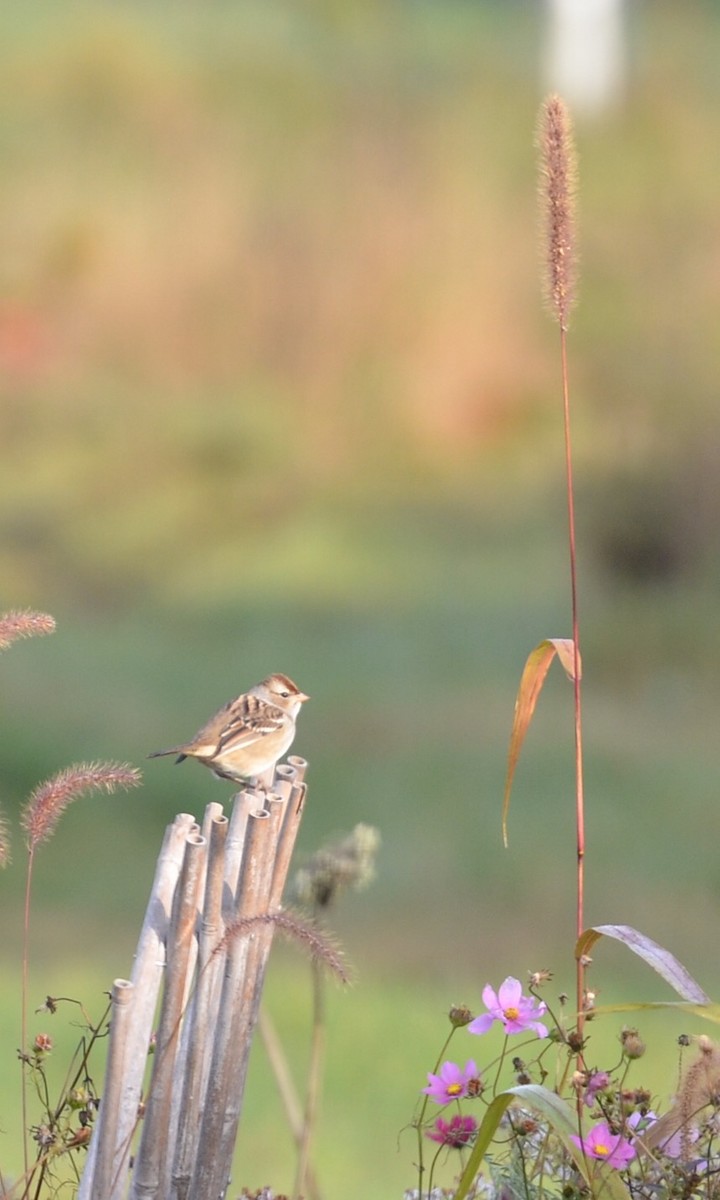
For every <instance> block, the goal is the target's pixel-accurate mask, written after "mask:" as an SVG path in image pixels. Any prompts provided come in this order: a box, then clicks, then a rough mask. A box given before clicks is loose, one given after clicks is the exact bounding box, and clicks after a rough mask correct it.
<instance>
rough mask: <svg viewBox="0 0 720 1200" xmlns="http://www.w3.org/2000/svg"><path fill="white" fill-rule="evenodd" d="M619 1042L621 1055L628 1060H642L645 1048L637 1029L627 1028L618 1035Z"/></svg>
mask: <svg viewBox="0 0 720 1200" xmlns="http://www.w3.org/2000/svg"><path fill="white" fill-rule="evenodd" d="M620 1041H621V1043H622V1049H623V1054H624V1055H625V1057H626V1058H629V1059H636V1058H642V1056H643V1054H644V1053H645V1050H646V1048H647V1047H646V1046H645V1043H644V1041H643V1040H642V1038H641V1037H640V1034H639V1033H638V1031H637V1029H630V1028H628V1027H627V1026H626V1027H625V1029H623V1031H622V1033H621V1034H620Z"/></svg>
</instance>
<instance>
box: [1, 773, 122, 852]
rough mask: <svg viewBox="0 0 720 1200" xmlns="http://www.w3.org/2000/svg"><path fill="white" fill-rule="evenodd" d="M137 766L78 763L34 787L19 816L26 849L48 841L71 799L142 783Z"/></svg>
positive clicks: (31, 848)
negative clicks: (24, 834)
mask: <svg viewBox="0 0 720 1200" xmlns="http://www.w3.org/2000/svg"><path fill="white" fill-rule="evenodd" d="M141 778H142V777H141V775H140V772H139V771H138V769H137V767H131V766H129V765H128V764H127V763H112V762H111V763H78V764H76V765H75V766H73V767H66V768H65V770H63V771H59V772H58V773H57V775H53V776H52V778H51V779H48V780H46V781H45V783H41V784H39V785H38V787H36V788H35V791H34V792H33V793H32V795H31V797H30V799H29V800H28V802H27V804H26V805H25V807H24V809H23V811H22V814H21V817H20V824H21V825H22V827H23V829H24V831H25V833H26V835H27V844H28V849H29V850H31V851H32V850H34V849H35V847H36V846H37V845H39V844H40V842H47V841H48V840H49V839H50V838H51V837H52V835H53V833H54V831H55V826H56V825H57V823H58V821H59V820H60V817H61V816H62V814H63V813H64V812H65V809H66V808H67V806H68V805H69V804H70V803H71V801H73V800H77V799H78V798H79V797H80V796H83V795H84V794H85V793H86V792H114V791H116V790H117V789H118V788H130V787H137V786H138V784H139V783H140V780H141Z"/></svg>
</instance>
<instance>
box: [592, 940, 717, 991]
mask: <svg viewBox="0 0 720 1200" xmlns="http://www.w3.org/2000/svg"><path fill="white" fill-rule="evenodd" d="M601 937H609V938H613V939H614V940H615V941H617V942H622V943H623V945H624V946H627V948H628V950H632V952H633V954H637V956H638V958H642V959H643V960H644V961H645V962H646V963H647V964H648V965H649V966H651V967H652V969H653V971H655V972H656V973H657V974H658V975H659V976H660V977H661V978H662V979H664V980H665V982H666V983H669V984H670V987H671V988H672V989H673V991H675V992H677V994H678V996H680V997H681V998H682V999H683V1000H687V1001H689V1003H691V1004H703V1005H705V1004H712V1001H711V999H710V997H709V996H708V995H706V993H705V992H704V991H703V989H702V988H701V987H700V984H699V983H696V981H695V980H694V979H693V977H692V975H690V973H689V972H688V971H686V970H685V967H684V966H683V965H682V963H681V962H678V960H677V959H676V958H675V955H674V954H671V953H670V951H669V950H666V949H665V948H664V946H660V945H658V943H657V942H654V941H653V940H652V938H649V937H647V936H646V935H645V934H644V933H640V932H639V931H638V930H637V929H633V927H632V925H593V926H591V928H590V929H586V930H584V932H583V933H581V934H580V937H579V938H578V940H577V942H576V944H575V957H576V958H580V957H581V956H582V955H586V954H589V952H590V950H592V948H593V946H594V945H595V943H596V942H598V941H599V940H600V938H601Z"/></svg>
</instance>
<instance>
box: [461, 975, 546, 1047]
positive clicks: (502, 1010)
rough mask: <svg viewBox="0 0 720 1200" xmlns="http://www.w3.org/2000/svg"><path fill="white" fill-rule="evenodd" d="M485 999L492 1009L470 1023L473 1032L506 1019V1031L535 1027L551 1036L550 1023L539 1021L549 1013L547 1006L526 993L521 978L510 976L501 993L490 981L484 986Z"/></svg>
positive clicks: (504, 1023) (485, 1030) (485, 1031)
mask: <svg viewBox="0 0 720 1200" xmlns="http://www.w3.org/2000/svg"><path fill="white" fill-rule="evenodd" d="M482 998H483V1004H484V1005H485V1007H486V1008H487V1010H488V1011H487V1012H486V1013H483V1015H482V1016H480V1017H476V1018H475V1020H474V1021H471V1022H470V1024H469V1025H468V1029H469V1031H470V1033H487V1031H488V1029H489V1028H490V1026H491V1025H492V1023H493V1021H502V1023H503V1025H504V1026H505V1032H506V1033H524V1032H525V1030H526V1029H534V1031H535V1033H536V1034H537V1035H538V1037H547V1035H548V1031H547V1026H546V1025H543V1023H542V1021H539V1020H538V1017H542V1016H543V1014H544V1013H545V1011H546V1005H545V1004H544V1003H543V1002H542V1000H541V1001H540V1002H538V1001H536V1000H535V999H534V998H533V997H532V996H523V994H522V984H521V983H520V981H519V980H517V979H513V978H512V976H509V977H508V978H507V979H506V980H505V982H504V983H501V984H500V987H499V989H498V992H497V994H496V993H495V992H494V991H493V989H492V988H491V987H490V984H488V985H487V986H486V987H484V988H483V994H482Z"/></svg>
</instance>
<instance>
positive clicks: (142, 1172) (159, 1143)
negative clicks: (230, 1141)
mask: <svg viewBox="0 0 720 1200" xmlns="http://www.w3.org/2000/svg"><path fill="white" fill-rule="evenodd" d="M205 845H206V843H205V839H204V838H203V837H201V836H200V835H199V834H191V835H190V836H189V837H188V839H187V841H186V843H185V857H184V859H183V865H182V871H181V873H180V878H179V880H178V886H177V888H176V891H175V899H174V903H173V914H172V919H171V924H170V930H169V933H168V942H167V969H166V974H165V987H164V990H163V1001H162V1007H161V1010H160V1023H159V1027H158V1033H157V1041H156V1050H155V1055H154V1059H153V1073H152V1079H151V1082H150V1087H149V1089H148V1100H147V1106H146V1112H145V1119H144V1121H143V1130H142V1138H141V1141H140V1149H139V1151H138V1155H137V1159H136V1162H135V1168H134V1171H133V1182H132V1188H131V1191H130V1195H131V1197H132V1200H141V1198H142V1197H158V1196H160V1197H164V1196H166V1195H167V1194H168V1187H169V1164H170V1161H171V1155H170V1145H171V1137H170V1114H171V1106H172V1084H173V1068H174V1065H175V1053H176V1050H177V1045H178V1038H179V1034H180V1022H181V1019H182V1012H183V1007H184V1004H185V997H186V991H187V979H188V968H189V960H190V955H191V943H192V942H193V940H194V937H195V916H196V910H197V891H198V880H199V878H200V874H201V871H202V862H203V858H204V855H205Z"/></svg>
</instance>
